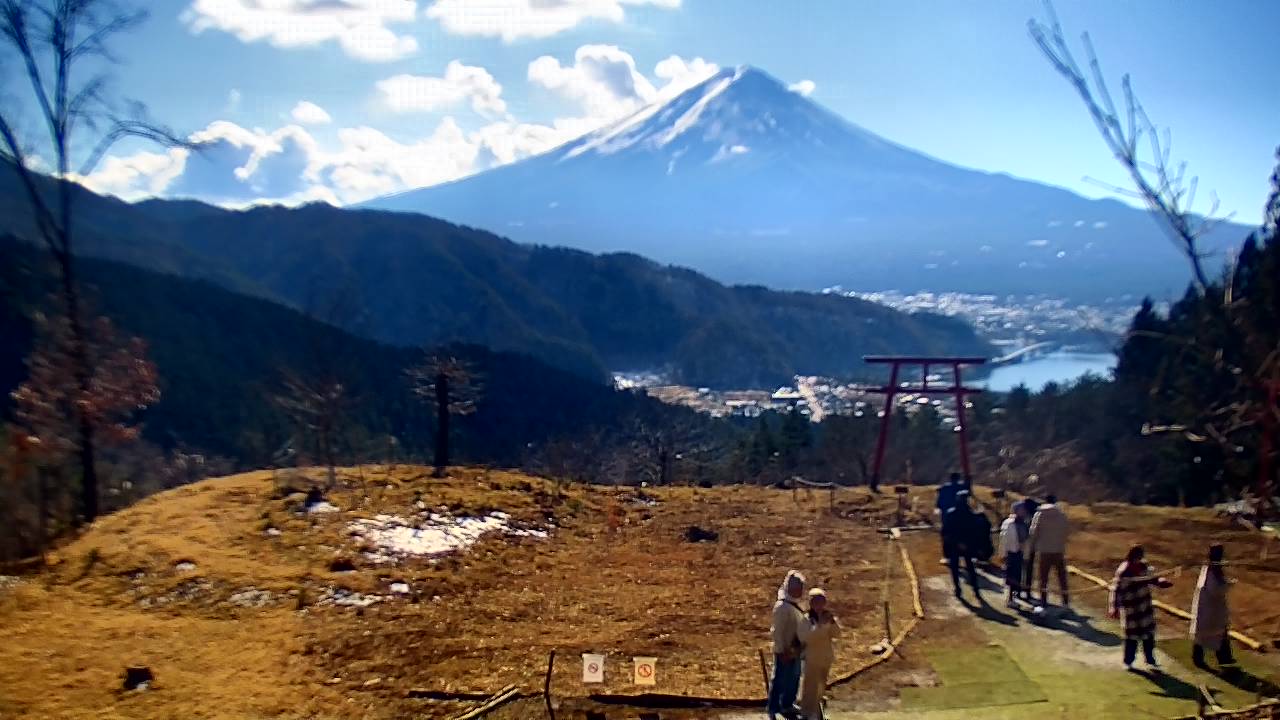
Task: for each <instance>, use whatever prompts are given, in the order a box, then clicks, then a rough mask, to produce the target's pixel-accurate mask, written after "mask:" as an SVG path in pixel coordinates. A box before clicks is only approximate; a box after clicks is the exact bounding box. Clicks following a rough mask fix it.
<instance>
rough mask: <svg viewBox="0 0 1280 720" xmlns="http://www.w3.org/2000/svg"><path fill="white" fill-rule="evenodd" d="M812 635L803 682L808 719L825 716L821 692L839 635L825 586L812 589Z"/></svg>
mask: <svg viewBox="0 0 1280 720" xmlns="http://www.w3.org/2000/svg"><path fill="white" fill-rule="evenodd" d="M808 619H809V625H810V630H809V637H808V642H806V643H805V648H804V684H803V688H802V690H801V692H800V711H801V712H802V713H804V717H805V720H822V694H823V693H824V692H826V689H827V677H828V676H829V675H830V674H831V666H832V665H834V664H835V661H836V649H835V639H836V638H838V637H840V630H841V628H840V621H839V620H837V619H836V616H835V615H834V614H833V613H832V612H831V610H830V608H828V607H827V593H826V592H825V591H823V590H822V588H814V589H812V590H810V591H809V618H808Z"/></svg>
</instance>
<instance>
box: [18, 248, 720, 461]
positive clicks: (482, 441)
mask: <svg viewBox="0 0 1280 720" xmlns="http://www.w3.org/2000/svg"><path fill="white" fill-rule="evenodd" d="M0 255H2V256H3V257H4V258H5V262H4V263H0V346H2V347H4V348H5V352H4V353H3V354H0V419H2V418H4V417H5V409H6V406H7V405H8V401H9V393H10V392H11V391H12V390H13V389H14V388H15V387H17V385H18V384H19V383H20V382H21V381H22V380H23V378H24V377H25V376H26V370H25V368H24V367H23V364H22V358H24V357H25V356H26V355H27V353H28V352H29V350H30V347H31V343H32V332H31V323H30V320H29V316H30V313H31V312H32V311H33V310H35V309H38V308H40V307H41V306H42V304H43V300H44V299H45V298H47V297H48V296H49V295H50V293H51V292H52V291H53V290H54V288H55V285H54V282H53V277H52V276H51V275H50V274H49V273H47V272H46V269H47V266H48V264H49V258H48V257H47V256H46V255H44V254H43V253H41V252H38V251H36V250H35V249H34V248H32V247H30V246H29V245H24V244H20V243H17V242H16V241H14V240H13V239H11V238H5V237H0ZM80 269H81V276H82V278H83V282H84V284H85V286H86V287H88V288H89V295H90V296H91V297H92V298H93V305H94V308H95V309H96V310H97V311H99V312H102V313H104V314H106V315H108V316H109V317H111V318H112V319H113V320H115V322H116V323H117V324H118V325H119V326H120V327H121V328H122V329H123V330H124V331H125V332H127V333H130V334H137V335H140V336H142V337H143V338H145V339H146V340H147V342H148V345H149V348H150V351H149V354H150V357H151V359H152V360H153V361H155V363H156V365H157V367H158V369H159V374H160V385H161V390H162V398H161V401H160V402H159V403H158V404H156V405H155V406H154V407H153V408H151V409H150V410H148V411H147V413H146V418H145V420H146V424H145V430H146V434H147V436H148V437H149V439H151V440H152V441H154V442H156V443H157V444H159V445H161V446H163V447H172V446H183V447H190V448H196V449H199V450H200V451H202V452H206V453H213V454H216V455H220V456H224V457H228V458H231V459H233V460H234V461H236V463H237V464H238V465H243V466H254V467H257V466H262V465H266V464H269V463H271V462H272V453H273V452H274V451H275V450H276V449H277V448H279V447H281V445H282V444H283V443H284V442H285V441H286V440H287V439H288V438H289V434H290V432H291V428H292V424H291V422H290V421H289V420H288V418H287V417H286V416H285V415H284V413H283V412H282V411H281V410H280V408H279V407H278V405H277V404H276V403H275V402H274V401H273V400H272V397H273V396H274V395H276V394H278V393H279V392H281V384H282V378H283V373H284V372H285V371H286V370H287V371H292V372H294V373H296V374H299V375H301V376H303V377H307V376H308V373H312V372H316V371H325V372H332V373H334V374H335V375H336V376H337V377H340V378H341V379H342V382H343V384H344V386H345V387H346V388H347V391H348V396H349V398H350V401H349V404H348V406H347V408H346V410H345V413H344V422H343V425H344V428H345V439H344V447H342V448H341V452H342V453H343V454H344V456H345V457H347V458H359V457H363V455H362V454H361V453H364V452H367V451H368V450H369V448H370V447H372V448H373V449H374V451H375V452H378V453H381V452H382V451H383V449H385V447H386V445H385V438H386V436H388V435H392V436H395V437H396V438H397V439H398V440H399V442H400V447H401V448H402V450H403V451H404V452H407V453H412V454H415V455H417V456H420V457H421V456H426V455H427V454H428V453H429V451H430V448H431V442H432V435H431V433H432V432H433V430H432V428H433V427H434V417H433V413H432V412H431V411H430V409H429V408H427V407H425V406H423V405H421V404H420V403H418V402H417V401H416V400H414V399H413V398H412V397H411V396H410V393H409V386H408V384H407V382H406V379H405V375H404V370H405V368H407V367H409V366H410V365H413V364H416V363H418V362H420V361H421V359H422V353H421V352H419V351H417V350H413V349H407V348H395V347H389V346H386V345H383V344H380V343H376V342H373V341H370V340H365V339H362V338H359V337H355V336H352V335H349V334H347V333H345V332H343V331H341V330H339V329H337V328H334V327H331V326H329V325H325V324H323V323H320V322H317V321H315V320H312V319H310V318H307V317H305V316H303V315H302V314H300V313H298V312H297V311H295V310H292V309H289V308H286V307H282V306H280V305H277V304H274V303H271V302H268V301H265V300H261V299H259V298H252V297H248V296H245V295H240V294H237V293H232V292H229V291H227V290H224V289H222V288H219V287H216V286H214V285H212V284H210V283H208V282H204V281H196V280H189V279H185V278H180V277H175V276H173V275H168V274H163V273H155V272H151V271H147V270H143V269H140V268H136V267H133V266H130V265H125V264H121V263H116V262H110V261H103V260H93V259H90V260H85V261H83V262H82V263H81V266H80ZM452 352H453V353H454V354H455V355H457V356H458V357H461V358H463V359H465V360H467V361H468V362H469V363H470V366H471V368H472V369H473V371H474V372H475V373H476V374H477V375H478V376H479V377H480V379H481V382H482V384H483V386H484V392H483V394H482V395H481V396H480V398H479V400H478V402H477V405H476V412H475V413H474V414H472V415H467V416H465V417H461V418H459V419H457V420H456V421H455V422H456V423H457V425H458V427H459V432H458V438H457V443H458V445H457V451H458V452H457V455H458V458H459V459H461V460H467V461H474V462H486V463H496V464H502V465H516V464H518V463H520V462H521V461H522V460H525V459H527V455H528V453H529V449H530V447H531V445H530V444H531V443H532V444H533V445H532V446H541V444H542V443H544V442H546V441H548V440H553V439H556V438H559V437H563V436H567V435H574V436H585V435H587V434H590V433H591V432H593V431H598V430H600V429H611V430H613V431H615V432H620V431H623V430H626V429H628V424H629V423H631V422H633V421H634V419H635V418H637V417H644V418H650V419H652V420H651V421H652V422H655V423H658V424H660V425H662V424H666V423H671V422H683V423H691V422H693V423H697V422H700V420H698V419H697V418H695V417H694V416H693V414H692V411H688V410H685V409H683V408H675V407H669V406H665V405H662V404H661V403H659V402H658V401H656V400H652V399H650V398H647V397H644V396H642V395H634V394H632V393H626V392H617V391H614V390H613V389H612V388H610V387H608V386H607V385H605V384H603V383H598V382H590V381H588V380H585V379H583V378H582V377H580V376H577V375H573V374H570V373H567V372H564V371H562V370H557V369H555V368H553V367H550V366H548V365H546V364H545V363H542V362H540V361H538V360H535V359H533V358H529V357H526V356H522V355H515V354H510V353H495V352H491V351H489V350H486V349H484V348H480V347H475V346H455V347H454V348H452ZM557 408H561V409H563V411H557ZM378 457H381V455H380V454H379V455H378Z"/></svg>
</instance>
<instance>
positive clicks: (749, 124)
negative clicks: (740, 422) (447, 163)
mask: <svg viewBox="0 0 1280 720" xmlns="http://www.w3.org/2000/svg"><path fill="white" fill-rule="evenodd" d="M940 130H941V131H946V127H945V125H944V124H940ZM366 207H376V208H383V209H390V210H399V211H408V212H420V213H426V214H429V215H435V216H439V217H443V218H445V219H448V220H452V221H455V222H460V223H465V224H468V225H474V226H477V227H482V228H485V229H488V230H491V231H493V232H496V233H499V234H503V235H508V236H510V237H512V238H513V239H515V240H518V241H524V242H533V243H539V244H548V245H567V246H571V247H577V248H582V249H585V250H591V251H596V252H600V251H628V252H635V253H638V254H641V255H646V256H649V257H652V258H654V259H656V260H660V261H663V262H669V263H675V264H681V265H687V266H691V267H693V268H695V269H698V270H700V271H703V272H706V273H708V274H710V275H712V276H713V277H716V278H717V279H719V280H723V281H727V282H738V283H754V284H764V285H770V286H775V287H787V288H799V289H809V290H814V289H819V288H822V287H827V286H831V285H837V284H838V285H843V286H845V287H852V288H857V289H862V290H882V289H903V290H916V289H924V288H927V289H932V290H955V291H963V292H991V293H997V294H1004V293H1028V292H1034V293H1046V292H1047V293H1051V294H1059V295H1064V296H1074V297H1079V298H1081V299H1086V298H1088V299H1101V298H1104V297H1111V296H1118V295H1122V294H1145V293H1154V294H1157V295H1172V294H1178V293H1180V292H1181V290H1182V288H1183V287H1184V286H1185V284H1186V281H1187V272H1186V268H1185V265H1184V263H1183V261H1182V260H1181V259H1180V257H1179V256H1178V255H1177V253H1176V252H1174V251H1173V249H1172V248H1171V247H1169V246H1168V243H1167V241H1166V240H1164V239H1163V236H1162V235H1161V233H1160V229H1159V227H1158V226H1157V225H1156V224H1155V222H1154V221H1153V220H1152V218H1151V217H1149V216H1148V215H1147V214H1146V213H1145V212H1142V211H1139V210H1135V209H1133V208H1131V207H1129V206H1126V205H1124V204H1122V203H1119V202H1116V201H1112V200H1102V201H1097V200H1089V199H1086V198H1083V197H1080V196H1078V195H1075V194H1073V193H1070V192H1067V191H1065V190H1062V189H1059V188H1054V187H1050V186H1046V185H1041V184H1038V183H1034V182H1030V181H1025V180H1019V179H1016V178H1012V177H1010V176H1007V175H1003V174H992V173H986V172H981V171H976V170H970V169H965V168H960V167H957V166H954V165H950V164H947V163H945V162H942V161H940V160H937V159H934V158H931V157H929V156H927V155H924V154H922V153H919V152H916V151H914V150H911V149H909V148H906V147H903V146H901V145H897V144H895V143H892V142H890V141H888V140H885V139H884V138H881V137H879V136H877V135H875V134H873V133H871V132H868V131H867V130H864V129H863V128H860V127H858V126H857V125H854V124H852V123H850V122H848V121H847V120H845V119H843V118H841V117H839V116H838V115H836V114H834V113H832V112H830V111H829V110H827V109H826V108H823V107H822V106H820V105H818V104H816V103H815V102H813V101H812V100H810V99H808V98H806V97H804V96H802V95H801V94H799V93H797V92H794V91H792V90H790V89H788V88H787V87H786V86H785V85H784V84H782V83H781V82H779V81H778V80H776V79H775V78H773V77H772V76H770V75H769V74H767V73H765V72H763V71H761V70H758V69H756V68H753V67H750V66H741V67H737V68H730V69H726V70H722V71H721V72H719V73H717V74H716V75H714V76H712V77H711V78H708V79H707V80H705V81H703V82H702V83H700V84H699V85H697V86H694V87H692V88H690V89H689V90H687V91H685V92H684V93H682V94H680V95H678V96H677V97H675V98H673V99H671V100H670V101H668V102H666V103H665V104H656V105H652V106H649V107H646V108H643V109H641V110H639V111H638V112H636V113H635V114H633V115H631V116H629V117H626V118H623V119H621V120H619V121H617V122H615V123H613V124H611V125H608V126H606V127H603V128H601V129H599V130H596V131H594V132H591V133H588V134H587V135H584V136H583V137H580V138H578V139H576V140H573V141H570V142H568V143H566V144H564V145H562V146H560V147H558V148H556V149H554V150H551V151H550V152H547V153H545V154H543V155H540V156H537V157H533V158H529V159H526V160H523V161H521V162H518V163H514V164H512V165H507V166H504V167H500V168H496V169H493V170H490V171H487V172H484V173H480V174H478V175H475V176H472V177H469V178H464V179H462V180H458V181H454V182H451V183H447V184H444V185H438V186H434V187H428V188H422V189H419V190H413V191H409V192H406V193H401V194H399V195H394V196H390V197H386V198H382V199H379V200H375V201H372V202H370V203H367V204H366ZM1245 232H1246V231H1245V230H1244V229H1243V228H1239V227H1238V226H1227V227H1225V228H1223V229H1222V230H1220V231H1219V233H1220V235H1219V242H1220V243H1226V242H1237V241H1238V240H1240V239H1242V238H1243V237H1244V234H1245Z"/></svg>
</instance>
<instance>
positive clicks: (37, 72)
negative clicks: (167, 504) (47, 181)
mask: <svg viewBox="0 0 1280 720" xmlns="http://www.w3.org/2000/svg"><path fill="white" fill-rule="evenodd" d="M144 17H145V14H144V13H142V12H135V11H130V10H129V9H127V8H124V7H122V6H120V5H119V4H117V3H115V2H113V1H112V0H0V43H2V44H3V45H6V46H8V49H9V50H10V53H8V58H12V59H16V61H17V63H18V64H19V65H20V66H21V67H20V68H12V70H14V71H15V72H9V70H10V68H8V67H5V65H7V62H6V61H0V62H3V63H4V64H0V71H3V74H5V75H6V76H9V77H23V76H25V79H26V81H27V84H29V86H30V102H28V103H21V104H20V103H15V102H12V101H11V100H10V99H8V98H6V99H5V102H3V103H0V159H3V160H5V161H7V164H8V165H9V166H11V167H12V169H13V171H14V172H16V173H17V175H18V178H19V180H20V181H21V184H22V187H23V189H24V191H25V193H26V196H27V200H28V203H29V205H30V207H31V212H32V216H33V219H34V221H35V227H36V231H37V234H38V235H39V237H40V239H41V240H42V241H43V242H44V245H45V247H46V248H47V249H48V251H49V253H50V255H52V257H53V261H54V263H55V265H56V267H57V272H58V276H59V281H60V282H59V285H60V301H61V305H62V307H61V311H62V312H63V313H65V314H66V316H67V318H68V320H69V323H70V327H71V336H70V348H69V349H70V354H71V357H72V358H73V360H74V367H73V368H72V371H71V373H70V375H69V376H68V377H67V379H66V381H67V382H68V383H72V384H74V385H75V387H76V388H78V390H79V391H80V393H81V394H84V395H88V394H89V393H90V392H91V390H92V386H93V384H94V376H95V368H94V367H93V365H92V363H91V359H90V357H89V355H90V352H89V347H88V339H87V330H86V318H85V317H84V308H83V302H82V300H81V296H80V290H79V288H78V285H77V277H76V264H75V249H76V248H75V243H74V238H75V228H74V221H75V212H74V207H73V201H74V198H75V191H74V188H73V187H71V185H70V184H69V182H68V181H69V180H71V179H73V178H74V176H75V175H74V174H73V171H72V164H73V162H74V160H75V159H76V158H79V157H83V162H81V163H80V164H79V167H78V170H77V173H78V174H79V175H86V174H88V173H90V172H92V170H93V168H94V167H95V166H96V165H97V163H98V161H99V160H101V159H102V157H103V155H104V154H105V153H106V152H107V151H108V150H109V149H110V148H111V146H112V145H114V144H115V143H116V142H118V141H120V140H122V139H124V138H127V137H135V138H142V139H145V140H149V141H153V142H157V143H160V144H164V145H182V144H184V141H182V140H180V139H179V138H177V137H176V136H175V135H174V134H173V133H172V132H170V131H168V130H166V129H165V128H163V127H160V126H159V125H156V124H154V123H152V122H150V121H149V120H148V119H147V118H146V115H145V112H144V111H143V110H142V108H141V106H140V105H137V104H133V105H132V106H131V108H130V111H129V112H128V113H121V112H118V111H117V110H116V109H115V106H114V104H113V103H111V102H110V99H109V92H108V82H107V78H106V76H105V75H102V74H90V75H89V76H88V77H86V78H84V79H81V76H80V73H79V72H78V71H79V70H80V67H81V65H82V64H83V63H86V61H99V62H100V61H102V60H107V61H110V60H112V59H113V58H112V55H111V53H110V52H109V43H110V41H111V40H112V39H113V38H115V37H116V36H117V35H119V34H121V33H123V32H127V31H128V30H131V29H132V28H134V27H136V26H137V25H138V24H139V23H140V22H142V20H143V19H144ZM23 107H30V108H33V109H34V114H35V116H36V117H37V118H38V119H39V124H40V125H41V126H42V129H41V130H40V131H39V132H38V133H37V134H36V135H35V136H33V137H30V138H26V137H23V136H21V134H20V131H19V130H20V127H19V113H20V112H21V111H22V108H23ZM37 138H39V141H37ZM33 153H40V155H39V156H40V157H46V155H45V154H44V153H48V156H47V157H48V158H50V159H51V160H52V163H53V167H52V173H53V176H54V178H55V180H56V181H57V182H55V183H54V184H53V186H52V187H51V188H49V187H44V186H42V181H41V180H40V178H39V177H38V176H37V173H36V170H35V168H34V167H33V164H32V158H33ZM73 412H74V410H73ZM73 420H74V422H75V424H76V425H77V428H78V437H77V450H78V454H79V465H80V473H81V493H80V496H81V497H80V505H81V508H80V510H81V513H82V515H83V518H84V519H85V520H86V521H92V520H93V519H94V518H95V517H96V516H97V515H98V511H99V490H98V476H97V469H96V466H95V462H94V459H95V452H96V437H95V435H94V427H93V423H92V422H91V420H90V419H89V418H88V417H87V416H84V415H83V414H80V417H78V418H74V419H73Z"/></svg>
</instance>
